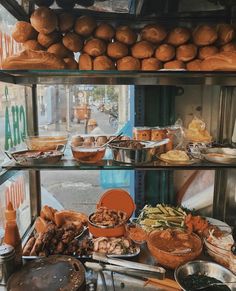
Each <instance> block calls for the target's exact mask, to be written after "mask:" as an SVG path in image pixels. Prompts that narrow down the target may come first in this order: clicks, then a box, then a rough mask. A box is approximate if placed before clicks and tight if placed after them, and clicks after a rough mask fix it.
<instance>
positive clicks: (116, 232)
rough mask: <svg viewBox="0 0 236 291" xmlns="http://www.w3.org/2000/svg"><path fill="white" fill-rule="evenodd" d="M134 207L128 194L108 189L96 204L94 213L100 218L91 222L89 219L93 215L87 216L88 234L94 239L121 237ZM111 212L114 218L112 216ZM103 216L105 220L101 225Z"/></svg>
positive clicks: (119, 190) (123, 191) (120, 190)
mask: <svg viewBox="0 0 236 291" xmlns="http://www.w3.org/2000/svg"><path fill="white" fill-rule="evenodd" d="M135 207H136V206H135V203H134V201H133V199H132V197H131V195H130V194H129V192H127V191H125V190H123V189H110V190H107V191H105V192H104V193H103V195H102V196H101V198H100V200H99V202H98V204H97V210H96V212H95V213H98V215H99V216H100V217H99V218H98V220H93V221H92V220H91V217H92V216H93V215H94V213H92V214H90V216H89V219H88V228H89V231H90V233H91V234H92V235H93V236H94V237H121V236H123V235H124V234H125V224H126V223H127V221H128V220H129V218H130V217H131V216H132V214H133V212H134V210H135ZM100 210H104V212H102V211H100ZM113 212H114V216H113V215H112V213H113ZM107 214H109V215H107ZM103 216H104V217H105V218H106V219H104V224H103V223H102V222H103ZM121 216H122V217H121ZM110 217H111V219H110ZM117 217H118V219H117ZM114 220H115V221H116V222H115V223H113V222H112V221H114ZM109 222H111V223H109Z"/></svg>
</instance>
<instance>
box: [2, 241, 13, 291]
mask: <svg viewBox="0 0 236 291" xmlns="http://www.w3.org/2000/svg"><path fill="white" fill-rule="evenodd" d="M0 270H1V271H0V274H1V276H0V285H4V286H5V285H6V283H7V280H8V278H9V277H10V276H11V274H12V273H13V272H14V271H15V250H14V248H13V247H12V246H10V245H7V244H3V245H1V246H0Z"/></svg>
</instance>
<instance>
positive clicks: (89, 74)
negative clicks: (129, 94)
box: [0, 0, 236, 217]
mask: <svg viewBox="0 0 236 291" xmlns="http://www.w3.org/2000/svg"><path fill="white" fill-rule="evenodd" d="M32 2H33V1H32ZM1 4H2V5H3V6H4V7H5V8H6V9H7V10H8V11H9V12H10V13H11V14H12V15H13V16H14V17H16V19H18V20H28V15H29V13H28V12H26V11H25V10H24V9H23V8H22V7H21V6H20V5H19V4H18V3H17V1H16V0H7V1H6V0H1ZM31 9H32V7H31V5H29V7H28V11H31ZM59 11H60V10H58V12H59ZM84 12H85V11H84V10H83V11H81V10H77V9H75V11H74V14H76V15H80V14H82V13H83V14H84ZM89 13H90V12H89ZM92 14H94V16H95V17H98V19H103V20H111V21H112V22H116V23H122V22H125V23H132V24H133V23H134V25H136V28H138V27H139V26H140V24H142V25H143V24H144V23H147V22H153V21H154V20H156V19H158V21H160V22H163V23H167V22H168V21H169V20H170V21H175V20H177V22H180V23H181V22H184V21H187V22H189V21H191V22H193V23H197V22H199V21H208V22H218V21H219V18H220V19H221V21H223V22H224V21H225V22H228V20H229V17H230V20H231V21H232V20H234V19H235V16H234V13H232V11H229V10H227V9H226V10H225V11H219V12H212V13H211V14H210V15H209V13H207V12H202V13H193V14H192V13H191V14H188V13H182V14H181V13H178V14H176V13H172V14H166V15H162V14H160V16H157V17H150V18H145V17H144V18H143V17H142V16H139V15H127V14H122V17H120V15H116V14H109V13H92ZM135 23H136V24H135ZM0 81H2V82H7V83H12V84H19V85H26V86H29V87H30V88H31V89H32V98H30V101H29V103H30V104H29V108H31V110H32V112H33V113H34V114H31V122H30V124H31V129H30V130H31V132H34V134H35V133H36V132H37V117H36V115H35V114H36V112H37V96H36V89H37V85H39V84H41V85H50V84H67V85H72V84H79V83H82V84H109V85H112V84H114V85H126V84H133V85H141V86H145V85H153V86H156V85H163V86H169V85H176V86H180V85H210V86H211V85H220V86H227V87H226V88H229V87H233V86H235V85H236V72H187V71H164V70H163V71H158V72H142V71H138V72H136V71H135V72H134V71H132V72H119V71H111V72H110V71H71V70H62V71H55V70H50V71H38V70H31V71H27V70H23V71H18V70H10V71H6V70H0ZM225 93H226V94H227V89H226V90H225ZM223 97H224V96H222V98H223ZM32 115H33V116H32ZM218 138H219V139H220V138H221V137H220V136H219V137H218ZM232 168H236V164H235V165H223V164H213V163H207V162H202V163H197V164H193V165H189V166H176V165H168V164H163V163H160V162H153V163H151V164H148V165H143V166H138V165H137V166H127V165H122V164H117V163H114V162H112V161H105V162H104V163H103V164H100V165H93V166H85V165H79V164H78V163H77V162H75V161H73V160H71V159H70V158H68V159H67V160H64V161H62V162H60V163H58V164H56V165H47V166H42V165H41V166H40V165H39V166H37V167H22V166H18V165H16V164H14V163H10V164H8V165H5V172H4V174H3V180H4V179H7V177H8V175H10V173H14V171H16V170H25V169H27V170H31V171H30V173H31V175H32V177H31V178H32V181H33V183H32V187H31V188H32V193H33V194H32V196H33V199H34V201H35V203H33V204H34V205H36V208H37V209H36V208H35V207H34V208H35V210H34V211H33V213H34V214H36V213H37V212H38V211H39V205H40V198H39V197H40V192H39V191H40V189H39V185H40V177H39V171H40V170H48V169H51V170H52V169H53V170H60V169H66V170H75V169H76V170H85V169H86V170H88V169H89V170H101V169H116V170H117V169H122V170H123V169H127V170H130V169H135V170H141V171H142V170H182V169H186V170H191V169H192V170H193V169H194V170H196V169H198V170H201V169H202V170H208V169H209V170H210V169H211V170H212V169H215V170H216V173H217V175H218V177H220V179H221V180H222V179H224V177H226V176H227V171H228V170H229V169H232ZM222 173H223V174H222ZM224 174H225V175H224ZM220 195H221V184H220V180H219V179H218V180H217V183H216V184H215V198H214V209H215V211H214V214H215V216H216V217H217V216H218V217H220V215H222V213H220V211H218V210H219V208H220V203H221V201H222V200H225V196H224V197H222V199H220Z"/></svg>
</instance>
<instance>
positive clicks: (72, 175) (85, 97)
mask: <svg viewBox="0 0 236 291" xmlns="http://www.w3.org/2000/svg"><path fill="white" fill-rule="evenodd" d="M129 104H130V94H129V87H128V86H108V85H105V86H103V85H100V86H92V85H76V86H70V87H69V86H39V87H38V117H39V132H40V134H41V135H45V134H46V135H53V134H54V133H55V132H67V133H68V135H69V142H68V146H67V149H66V153H65V154H66V157H67V158H68V157H70V158H71V159H72V153H71V149H70V143H71V139H72V137H74V136H82V137H83V138H84V143H85V144H86V138H87V137H89V136H93V137H95V138H97V136H101V135H102V136H106V137H109V136H111V135H114V134H117V133H118V132H119V130H123V129H126V130H125V132H124V134H126V135H129V136H131V133H132V131H131V124H130V109H129V108H130V106H129ZM128 125H130V126H128ZM105 158H111V153H110V152H106V155H105ZM76 163H77V162H75V164H76ZM77 164H78V163H77ZM82 167H83V169H84V170H83V171H69V172H68V171H60V172H55V171H50V172H49V171H42V172H41V183H42V195H43V196H42V197H43V204H49V205H51V206H53V207H56V206H57V207H58V208H60V207H62V206H63V207H65V208H67V209H74V210H77V211H82V212H85V213H90V212H91V209H92V208H95V206H96V203H97V202H98V200H99V197H100V195H101V193H102V192H103V191H104V189H107V188H110V187H111V188H112V187H122V188H126V189H128V191H130V189H131V185H130V184H131V183H130V175H131V173H130V172H129V171H125V170H124V171H120V170H118V171H115V170H114V171H90V172H88V170H86V167H88V168H89V165H87V166H86V165H84V166H82ZM95 169H98V168H95ZM48 192H50V193H48ZM45 193H47V195H46V194H45ZM65 193H66V195H65ZM55 199H56V201H55Z"/></svg>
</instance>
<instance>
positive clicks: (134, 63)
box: [117, 56, 141, 71]
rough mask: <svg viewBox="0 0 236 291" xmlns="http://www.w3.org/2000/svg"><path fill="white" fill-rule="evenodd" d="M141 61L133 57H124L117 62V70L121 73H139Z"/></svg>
mask: <svg viewBox="0 0 236 291" xmlns="http://www.w3.org/2000/svg"><path fill="white" fill-rule="evenodd" d="M140 68H141V65H140V61H139V60H138V59H136V58H133V57H131V56H127V57H124V58H122V59H119V60H118V61H117V70H119V71H134V70H135V71H137V70H140Z"/></svg>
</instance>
